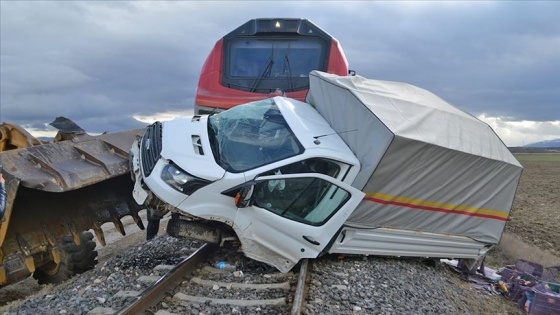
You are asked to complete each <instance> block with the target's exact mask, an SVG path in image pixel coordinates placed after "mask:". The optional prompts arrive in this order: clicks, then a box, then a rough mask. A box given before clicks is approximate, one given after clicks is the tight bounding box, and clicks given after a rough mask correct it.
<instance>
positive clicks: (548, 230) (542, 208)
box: [502, 154, 560, 263]
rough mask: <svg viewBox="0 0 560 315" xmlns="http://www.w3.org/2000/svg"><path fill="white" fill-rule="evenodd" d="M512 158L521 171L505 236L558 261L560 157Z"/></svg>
mask: <svg viewBox="0 0 560 315" xmlns="http://www.w3.org/2000/svg"><path fill="white" fill-rule="evenodd" d="M515 157H516V158H517V160H519V162H521V164H522V165H523V167H524V170H523V173H522V175H521V180H520V183H519V187H518V189H517V194H516V197H515V200H514V202H513V209H512V211H511V215H510V220H509V222H508V223H507V224H506V232H508V233H509V234H512V235H515V236H516V237H518V238H519V239H521V240H522V241H523V242H525V243H526V244H528V245H532V246H535V247H537V248H538V249H541V250H544V251H546V252H548V253H550V254H552V255H555V256H557V257H559V256H560V154H515ZM502 241H503V239H502ZM559 263H560V261H559Z"/></svg>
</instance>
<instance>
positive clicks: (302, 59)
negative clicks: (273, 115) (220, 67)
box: [224, 37, 326, 93]
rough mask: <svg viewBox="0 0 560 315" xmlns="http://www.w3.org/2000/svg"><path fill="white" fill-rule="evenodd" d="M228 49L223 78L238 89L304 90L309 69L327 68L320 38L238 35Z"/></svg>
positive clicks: (251, 90)
mask: <svg viewBox="0 0 560 315" xmlns="http://www.w3.org/2000/svg"><path fill="white" fill-rule="evenodd" d="M226 49H227V50H228V52H227V53H226V54H225V56H228V57H227V58H226V59H225V60H224V61H225V67H224V69H225V73H224V81H227V82H225V83H227V85H228V86H229V87H230V88H234V89H238V90H244V91H249V92H257V93H270V92H274V91H275V90H276V89H280V90H282V91H284V92H292V91H298V90H305V89H308V88H309V78H308V76H309V72H311V71H312V70H321V71H325V70H326V62H325V60H326V43H325V42H324V41H323V40H321V39H320V38H314V37H299V38H297V39H293V38H292V39H288V38H283V39H278V38H276V39H262V38H259V39H256V38H236V39H233V40H231V41H230V42H229V44H228V45H227V48H226Z"/></svg>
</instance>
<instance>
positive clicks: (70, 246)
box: [0, 117, 144, 287]
mask: <svg viewBox="0 0 560 315" xmlns="http://www.w3.org/2000/svg"><path fill="white" fill-rule="evenodd" d="M51 125H53V126H55V127H57V128H58V129H59V132H58V134H57V135H56V137H55V138H54V140H53V141H52V142H45V141H41V140H39V139H36V138H35V137H33V136H32V135H31V134H30V133H29V132H27V131H26V130H25V129H23V128H22V127H20V126H18V125H15V124H10V123H2V124H0V165H2V167H3V170H2V174H3V176H4V178H5V180H6V183H5V186H6V187H5V188H6V207H5V211H4V213H3V215H2V217H1V218H0V287H1V286H6V285H8V284H12V283H15V282H17V281H20V280H23V279H25V278H27V277H29V276H30V275H31V274H33V276H34V277H35V278H36V279H37V280H38V281H39V283H57V282H61V281H63V280H66V279H68V278H69V277H71V276H72V275H74V274H76V273H81V272H84V271H86V270H88V269H91V268H93V267H94V265H95V264H96V263H97V252H96V251H95V246H96V244H95V242H94V241H93V233H91V232H89V231H88V230H93V231H94V233H95V234H96V237H97V239H98V241H99V242H100V243H101V244H102V245H104V244H105V240H104V236H103V231H102V229H101V225H102V224H103V223H105V222H113V223H114V225H115V227H116V228H117V230H118V231H119V232H120V233H121V234H123V235H124V234H125V231H124V228H123V224H122V223H121V221H120V219H121V218H122V217H124V216H126V215H131V216H132V217H133V218H134V221H135V222H136V224H137V225H138V227H139V228H140V229H144V226H143V223H142V220H141V219H140V217H139V216H138V211H139V210H141V208H140V207H139V206H138V205H137V204H136V203H135V202H134V201H133V200H132V199H131V198H132V196H131V191H132V187H133V183H132V181H131V179H130V172H129V159H128V154H129V153H128V152H129V149H130V147H131V144H132V142H133V141H134V139H136V137H137V136H138V135H140V134H142V133H143V130H142V129H137V130H129V131H124V132H117V133H107V134H102V135H99V136H91V135H88V134H87V133H86V132H85V131H84V130H83V129H81V128H79V127H78V126H77V125H76V124H74V123H73V122H72V121H70V120H67V119H64V118H61V117H59V118H57V120H55V121H54V122H53V123H51Z"/></svg>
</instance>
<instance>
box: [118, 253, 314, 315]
mask: <svg viewBox="0 0 560 315" xmlns="http://www.w3.org/2000/svg"><path fill="white" fill-rule="evenodd" d="M215 251H216V247H214V246H211V245H209V244H205V245H203V246H202V247H200V248H199V249H198V250H197V251H195V252H194V253H193V254H191V255H190V256H189V257H187V258H186V259H184V260H183V261H182V262H180V263H179V264H178V265H176V266H159V269H162V268H167V269H168V270H169V271H168V272H167V273H166V274H165V275H164V276H162V277H157V279H156V278H154V279H153V280H154V282H153V283H152V284H151V285H150V286H149V287H148V288H147V289H145V290H144V291H143V292H142V293H141V294H140V295H138V296H137V297H136V299H135V300H134V301H133V302H132V303H130V304H129V305H126V306H124V307H123V308H121V309H120V310H118V311H117V312H116V313H117V314H124V315H128V314H183V313H185V311H188V310H192V309H198V310H201V311H202V312H203V313H204V309H207V311H208V309H209V308H212V313H213V312H216V308H217V309H220V310H221V311H223V312H224V313H239V314H241V313H252V312H260V311H262V310H263V309H264V308H266V309H268V310H274V313H281V314H300V313H301V312H302V310H303V307H304V301H305V294H306V291H307V290H306V282H307V280H308V277H309V272H308V270H310V268H309V262H308V261H307V260H304V261H303V262H302V263H301V266H300V269H299V273H298V274H294V273H292V272H290V273H286V274H283V273H278V272H271V270H270V269H268V268H267V269H263V268H262V265H260V264H258V265H253V266H251V264H248V265H246V266H242V267H241V268H235V269H231V268H227V269H217V268H214V267H211V266H210V264H209V263H208V261H212V259H211V258H210V257H211V256H214V255H215V254H213V253H214V252H215ZM230 258H231V256H230ZM205 262H206V263H205ZM201 264H206V266H203V267H202V268H200V266H201ZM207 311H206V312H207Z"/></svg>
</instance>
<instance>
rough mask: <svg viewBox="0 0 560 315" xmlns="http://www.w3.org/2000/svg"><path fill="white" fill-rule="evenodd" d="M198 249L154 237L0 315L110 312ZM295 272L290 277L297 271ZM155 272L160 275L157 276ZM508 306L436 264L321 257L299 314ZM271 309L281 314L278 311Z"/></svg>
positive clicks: (481, 310)
mask: <svg viewBox="0 0 560 315" xmlns="http://www.w3.org/2000/svg"><path fill="white" fill-rule="evenodd" d="M198 246H200V243H194V242H189V241H186V240H178V239H175V238H172V237H169V236H166V235H163V236H159V237H157V238H155V239H153V240H151V241H149V242H146V243H142V244H141V245H137V246H132V247H129V248H125V249H122V250H119V251H118V252H115V253H114V254H113V256H111V257H110V258H108V260H107V261H105V262H101V263H100V264H99V265H98V266H97V267H96V268H95V269H94V270H90V271H87V272H85V273H83V274H81V275H78V276H76V277H74V278H72V279H71V280H69V281H67V282H65V283H63V284H61V285H57V286H43V287H44V289H42V290H41V292H40V293H39V294H35V295H33V296H31V297H29V298H27V299H26V300H25V301H23V302H16V303H13V304H12V305H7V306H4V307H3V308H1V309H0V314H22V315H23V314H38V313H40V314H103V313H104V312H105V313H111V310H118V309H120V308H121V307H122V306H123V305H125V304H127V303H129V302H130V301H132V300H133V299H134V298H135V296H136V294H138V293H139V292H142V291H143V290H144V289H145V288H146V287H147V286H148V285H149V282H143V281H140V280H139V278H140V277H142V276H144V277H146V276H152V277H153V276H160V275H162V274H163V273H164V272H165V271H166V268H156V270H154V268H155V267H156V266H160V265H174V264H176V263H178V262H179V261H181V260H182V259H184V258H185V257H187V256H188V255H190V254H191V253H192V252H193V251H194V250H195V249H196V248H197V247H198ZM233 256H235V257H237V256H238V255H230V260H231V259H232V258H233ZM223 258H224V259H226V260H227V259H228V258H227V257H223ZM213 259H216V260H218V259H222V257H220V256H218V257H215V258H213ZM236 259H237V258H236ZM244 259H245V262H244V263H242V264H239V261H236V263H238V267H239V268H240V269H242V268H243V265H244V264H247V261H250V260H248V259H247V258H244ZM255 263H256V262H255ZM249 264H250V263H249ZM263 266H265V267H263V268H267V266H266V265H263ZM298 268H299V266H297V267H296V268H294V271H296V272H297V271H298V270H299V269H298ZM157 269H161V274H160V272H158V271H157ZM271 271H273V270H271ZM205 290H207V289H205ZM45 291H46V292H45ZM1 292H2V291H0V293H1ZM248 294H249V296H248V298H250V296H252V295H251V294H254V293H250V290H249V291H248ZM508 303H510V302H508V301H506V300H505V299H504V298H502V297H500V296H489V295H485V294H482V293H480V292H478V291H476V290H473V289H471V288H470V286H469V284H468V283H466V282H464V281H462V280H460V278H459V275H457V274H455V273H454V272H452V271H451V270H450V269H449V268H448V267H447V266H445V265H442V264H440V263H439V262H435V263H434V261H429V260H416V259H414V260H411V259H407V260H405V259H387V258H379V257H364V256H351V257H338V256H335V255H327V256H324V257H321V258H320V259H317V260H315V261H314V262H313V264H312V277H311V281H310V283H309V295H308V299H307V303H306V311H305V313H306V314H515V309H514V308H512V307H511V306H510V305H507V304H508ZM512 309H513V313H512ZM183 311H187V312H186V313H187V314H199V315H202V314H230V313H232V312H233V313H237V314H251V313H258V314H263V313H267V314H268V313H270V314H273V313H275V312H274V311H271V309H270V308H269V307H263V308H260V307H252V308H245V307H233V308H232V307H227V306H223V305H221V306H213V305H209V304H204V305H197V306H189V305H188V304H187V305H185V307H184V309H183ZM278 311H279V312H280V313H282V312H284V311H285V308H283V309H282V311H280V309H278ZM278 311H277V312H276V313H278Z"/></svg>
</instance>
